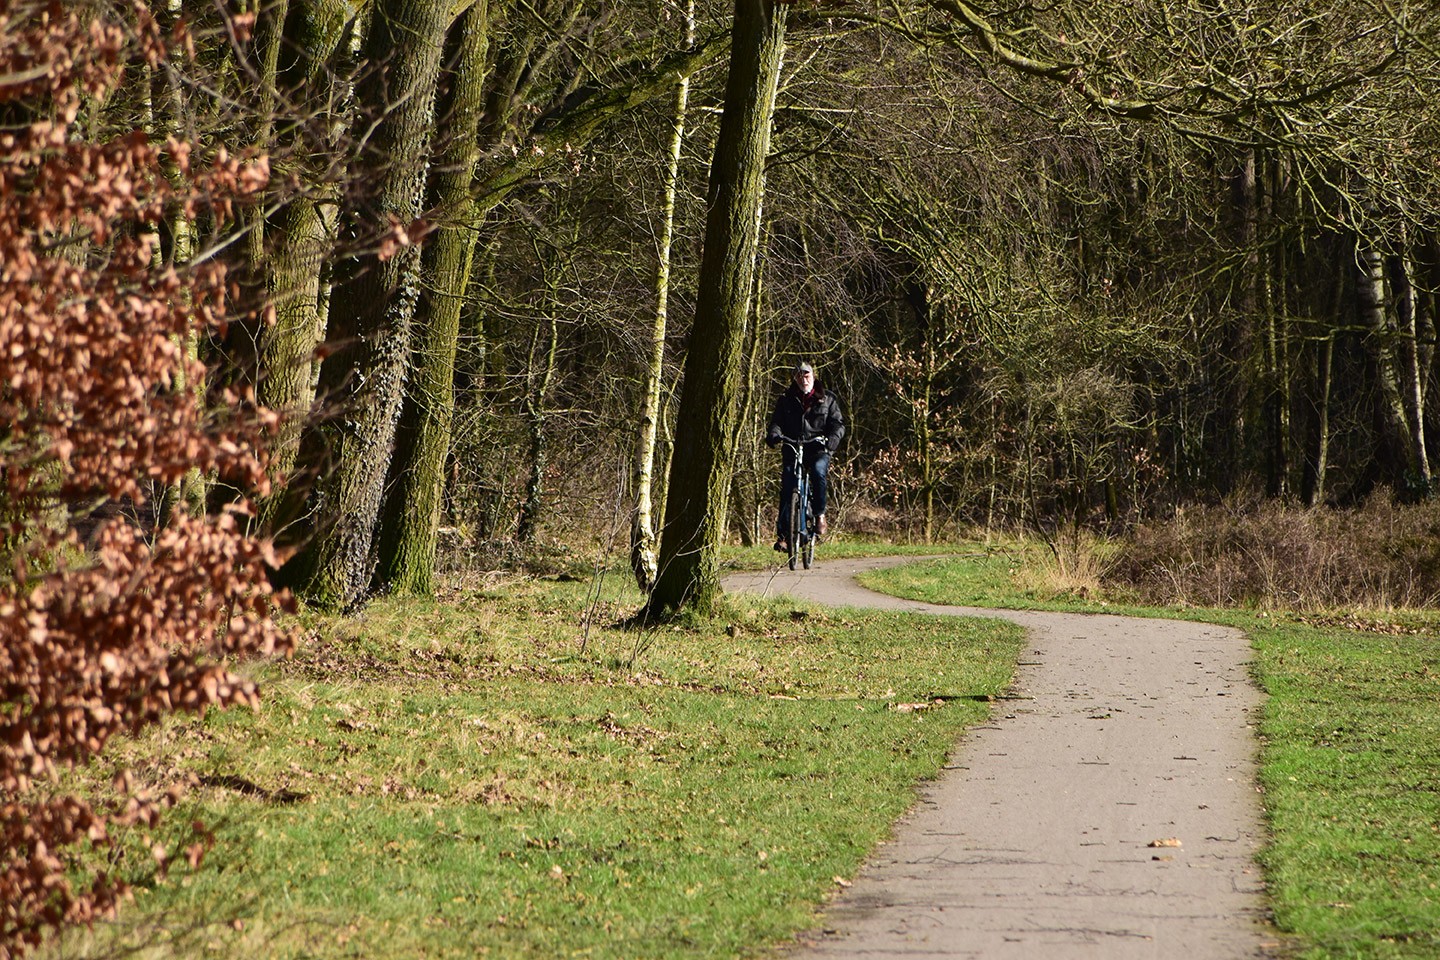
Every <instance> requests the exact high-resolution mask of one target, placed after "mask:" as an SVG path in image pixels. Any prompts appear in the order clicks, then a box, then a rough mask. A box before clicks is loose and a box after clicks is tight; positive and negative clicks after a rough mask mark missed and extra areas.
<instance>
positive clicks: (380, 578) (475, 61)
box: [374, 0, 490, 596]
mask: <svg viewBox="0 0 1440 960" xmlns="http://www.w3.org/2000/svg"><path fill="white" fill-rule="evenodd" d="M450 32H451V42H452V46H454V47H457V48H458V50H457V59H456V61H455V66H454V69H453V72H452V77H451V82H450V85H449V87H448V94H447V97H446V101H445V102H444V103H443V104H442V107H441V109H440V110H439V111H438V115H439V116H440V117H442V118H446V123H445V129H446V136H447V139H446V141H445V142H444V144H443V145H442V146H441V149H440V151H439V153H438V155H437V159H436V164H435V171H434V174H433V175H432V177H431V184H430V193H431V206H432V208H433V209H434V210H435V211H437V216H438V217H439V218H440V226H439V229H438V230H437V231H436V233H435V235H434V236H433V237H432V238H431V239H430V241H429V242H428V244H427V246H426V248H425V252H424V254H423V257H422V271H423V274H424V277H425V282H424V284H423V291H422V293H421V296H420V304H419V306H418V308H417V310H416V342H415V356H414V362H413V365H414V373H413V374H412V377H411V380H410V383H409V384H408V386H407V388H406V391H405V403H404V408H403V409H402V411H401V414H400V425H399V428H398V431H397V434H396V441H395V455H394V457H393V459H392V460H391V464H390V478H389V480H388V482H387V484H386V498H387V499H386V505H385V508H384V510H383V511H382V513H381V517H380V530H379V534H378V540H377V543H378V555H379V556H378V562H377V564H376V572H375V581H376V582H375V584H374V585H375V587H376V588H377V589H379V588H389V589H391V590H394V591H396V592H399V593H406V594H412V595H420V596H428V595H430V594H432V593H433V592H434V590H435V554H436V550H437V546H438V536H439V529H440V515H441V508H442V503H443V496H442V495H443V492H444V483H445V461H446V457H447V456H449V453H450V440H451V423H452V420H453V417H454V413H455V354H456V349H457V347H458V344H459V338H460V315H461V311H462V309H463V307H464V303H465V291H466V288H467V286H468V284H469V282H470V272H471V267H472V265H473V262H474V258H475V244H476V241H477V239H478V235H479V228H480V220H481V217H480V215H479V213H478V205H477V204H476V203H475V200H474V197H473V196H472V195H471V192H470V185H471V183H472V182H473V180H474V176H475V165H476V164H477V163H478V162H479V160H480V147H479V141H478V136H479V128H480V116H481V113H482V111H483V109H484V96H485V81H486V76H487V74H486V65H487V61H488V54H489V47H490V44H489V37H490V24H489V3H488V0H477V2H476V3H475V4H474V5H473V6H472V7H471V8H470V9H469V11H467V12H466V13H465V15H464V16H462V17H460V18H459V19H457V20H456V21H455V24H454V26H453V27H452V28H451V31H450Z"/></svg>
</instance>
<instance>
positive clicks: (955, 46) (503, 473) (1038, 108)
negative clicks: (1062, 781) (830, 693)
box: [36, 0, 1440, 607]
mask: <svg viewBox="0 0 1440 960" xmlns="http://www.w3.org/2000/svg"><path fill="white" fill-rule="evenodd" d="M36 6H37V8H38V7H39V6H40V5H36ZM151 15H153V17H154V18H155V19H156V21H157V22H158V24H159V26H160V28H161V29H169V28H170V27H171V26H173V25H175V24H179V23H183V24H185V25H186V26H187V27H188V29H189V31H190V36H191V37H192V38H193V39H192V41H191V43H192V45H193V47H194V52H193V56H190V57H187V58H185V59H184V60H183V62H181V61H179V60H172V61H169V62H168V63H167V64H166V66H165V68H164V69H163V70H160V71H152V72H151V73H150V74H148V75H147V77H146V79H145V82H143V83H135V84H126V85H124V86H123V87H122V88H121V89H120V90H119V91H117V92H116V93H114V94H112V95H110V96H108V97H107V98H106V100H105V102H104V103H103V104H98V103H97V104H96V105H95V106H94V108H93V109H92V110H91V111H90V119H89V120H88V121H87V122H88V123H89V124H90V127H91V129H92V130H93V131H95V132H97V133H99V132H102V131H105V130H108V131H112V132H119V131H124V130H130V129H140V130H143V131H145V132H146V134H147V136H149V137H150V138H151V139H152V140H159V139H161V138H164V137H168V136H171V135H174V134H176V133H181V134H184V135H185V136H187V137H188V138H189V140H190V142H192V143H193V144H194V145H195V147H194V149H195V150H196V151H198V152H200V153H204V154H207V155H218V153H219V152H220V151H222V150H225V151H229V152H230V153H232V154H235V155H254V156H262V155H263V156H265V157H267V158H268V161H269V164H270V169H271V171H272V176H271V179H270V181H269V185H268V187H267V188H266V195H265V197H264V200H263V203H261V204H258V205H256V206H255V207H254V208H253V209H251V210H247V211H246V212H245V213H244V214H243V215H242V217H241V219H240V220H239V221H238V222H237V223H236V224H235V225H234V228H233V229H232V230H231V232H230V233H229V234H228V235H227V236H226V237H225V238H223V239H222V240H219V241H217V242H215V243H213V244H212V245H211V246H209V247H205V246H202V245H199V244H196V243H195V242H194V240H192V239H191V238H190V236H189V234H190V233H193V232H194V226H193V225H190V224H185V223H180V222H178V221H176V222H175V223H174V224H173V229H167V230H165V231H164V232H163V236H164V240H165V242H166V243H169V244H172V245H173V250H172V255H173V256H175V257H177V258H178V259H180V260H185V259H194V260H197V261H202V260H216V261H220V262H223V263H225V264H226V265H227V266H228V267H229V268H230V270H231V274H232V276H233V277H235V278H236V281H235V283H234V284H233V285H232V290H231V291H230V292H231V301H232V302H231V306H232V307H233V309H234V311H235V313H236V315H238V316H242V317H251V318H253V319H252V320H250V321H246V322H240V323H236V324H233V325H232V326H231V327H230V328H229V329H228V330H227V332H226V333H225V334H224V335H223V336H220V337H210V338H208V339H205V340H204V341H203V342H197V343H196V344H195V345H194V346H195V349H196V350H197V351H198V354H197V355H198V356H199V357H200V358H201V359H203V360H204V361H205V362H206V364H207V366H208V368H209V369H210V370H211V371H212V375H211V377H210V379H209V381H208V383H207V386H206V389H207V390H208V391H209V394H210V396H211V398H212V401H213V402H216V403H218V402H219V400H218V398H219V397H220V396H221V393H220V391H222V390H224V389H229V388H234V387H248V388H250V389H253V391H254V394H255V396H256V399H257V401H258V403H259V404H260V405H261V406H264V407H268V408H273V409H275V410H278V411H281V412H282V413H283V414H284V415H285V417H286V420H285V422H286V424H287V426H286V427H285V428H284V429H283V430H282V431H281V433H280V435H279V436H278V437H277V439H276V441H275V443H274V445H273V453H272V458H271V471H272V478H273V479H275V480H282V479H283V480H284V481H285V485H284V489H283V490H281V491H279V492H277V493H276V494H274V495H271V496H267V497H265V498H263V499H262V503H261V506H260V511H259V518H260V522H261V523H262V524H263V529H266V530H269V531H273V533H274V534H275V536H276V537H277V539H278V540H279V542H281V543H282V544H287V545H289V546H290V547H292V548H293V553H292V554H290V555H289V556H290V559H289V562H288V563H287V564H286V566H285V569H284V572H283V574H282V577H281V579H282V580H283V582H285V583H287V584H289V585H291V586H293V587H294V588H295V589H296V590H297V592H299V593H300V594H301V595H302V596H303V597H305V598H307V599H308V600H310V601H311V602H313V603H317V604H321V605H329V606H336V607H345V606H353V605H356V604H359V603H363V602H364V599H365V598H366V597H368V596H371V595H373V594H374V593H375V592H377V591H383V590H400V591H417V592H421V593H424V592H428V591H430V590H432V589H433V586H434V577H435V571H436V569H437V565H439V564H442V563H443V562H444V558H445V557H447V556H458V555H465V554H471V555H483V556H485V557H487V558H490V559H492V560H504V558H506V557H507V556H513V555H516V554H517V553H523V552H524V551H526V550H530V549H534V548H535V545H536V544H538V543H543V542H544V541H547V540H563V541H566V542H569V543H571V544H572V545H576V544H588V545H590V546H595V547H597V548H598V549H603V550H613V551H614V552H615V553H616V554H617V555H623V554H626V553H629V554H631V555H632V558H633V561H634V567H635V569H636V571H637V577H638V578H639V580H640V582H641V584H642V586H645V587H647V588H650V587H653V586H654V585H655V584H656V583H657V582H660V581H663V579H664V577H663V575H662V573H661V567H662V566H667V565H668V566H674V565H675V564H677V563H678V564H680V565H682V566H685V565H688V564H689V562H690V561H689V560H688V559H686V558H688V557H692V556H696V555H697V554H696V551H695V550H692V549H691V547H690V546H687V544H690V545H692V546H693V544H695V543H698V541H696V540H695V537H696V535H697V532H698V531H699V529H700V528H701V527H702V526H706V525H708V526H711V527H715V528H716V529H715V530H713V531H708V530H707V532H706V533H705V535H704V537H703V538H702V539H704V540H705V541H706V542H708V543H713V542H715V541H717V540H718V539H721V538H724V537H728V536H733V535H738V536H740V537H741V538H743V539H747V540H751V539H755V538H756V537H759V536H761V535H762V534H761V529H762V528H763V527H765V526H767V525H768V517H767V516H766V510H767V509H768V502H769V499H770V496H771V489H770V488H771V486H772V485H773V475H774V473H775V472H776V471H775V466H776V465H775V464H774V463H772V462H770V460H768V459H766V458H765V457H764V456H763V455H762V453H761V451H760V449H759V446H758V443H757V437H758V433H757V430H758V426H759V424H760V422H761V420H763V418H764V416H765V413H766V411H767V407H768V403H769V399H770V396H771V394H772V392H773V391H774V390H775V389H776V388H777V387H778V386H779V385H780V384H781V383H783V379H784V374H783V371H784V370H785V369H786V368H788V367H789V366H790V365H791V363H792V362H793V361H794V360H795V359H796V358H798V357H801V356H806V357H810V358H812V359H815V360H816V361H817V362H818V363H820V365H821V375H822V378H823V379H824V380H826V381H828V382H829V383H830V384H831V385H832V387H834V388H836V389H837V390H838V391H839V392H840V394H841V396H842V397H843V398H844V400H845V402H846V406H847V407H848V408H849V411H850V414H851V418H852V420H853V421H854V423H855V430H854V432H853V434H852V438H851V440H850V442H849V444H848V447H847V449H846V451H845V455H844V463H843V465H842V466H841V468H840V469H839V470H838V471H837V478H836V479H837V488H838V490H837V492H838V494H839V497H838V500H839V505H840V509H841V510H842V512H846V513H848V515H849V517H850V518H851V521H852V526H853V527H858V528H865V529H868V528H871V527H873V528H874V529H876V530H890V531H901V532H903V533H904V534H905V535H907V536H912V537H920V538H929V537H933V536H935V535H936V534H937V532H938V531H939V530H940V529H941V528H943V527H944V526H946V525H947V524H953V523H957V522H964V523H975V522H979V523H991V524H995V523H1005V524H1014V523H1022V524H1028V525H1039V526H1045V525H1053V524H1055V523H1058V522H1062V521H1063V522H1071V523H1087V524H1088V523H1104V524H1107V525H1109V526H1110V527H1112V528H1114V529H1123V528H1124V526H1125V525H1126V524H1127V523H1129V522H1132V521H1134V520H1136V519H1138V518H1141V517H1144V516H1147V515H1153V514H1155V513H1157V512H1164V511H1167V510H1169V509H1171V508H1173V506H1174V505H1175V504H1178V503H1183V502H1186V501H1188V500H1193V499H1212V498H1216V497H1221V496H1224V495H1226V494H1227V493H1228V492H1232V491H1236V490H1241V489H1257V490H1260V491H1262V492H1263V493H1264V494H1266V495H1268V496H1271V497H1276V498H1284V499H1289V500H1294V501H1297V502H1301V503H1306V504H1322V503H1343V502H1353V501H1358V500H1361V499H1364V498H1365V497H1367V496H1369V495H1370V494H1371V493H1372V492H1373V491H1376V490H1384V491H1388V492H1391V493H1394V494H1395V495H1397V496H1400V497H1402V498H1410V499H1415V498H1422V497H1425V496H1428V495H1429V494H1430V492H1431V489H1432V486H1433V482H1434V481H1433V471H1432V467H1431V461H1432V459H1433V457H1434V456H1435V454H1436V449H1435V446H1436V441H1435V439H1434V437H1435V434H1436V424H1435V419H1436V416H1437V413H1436V405H1435V403H1434V402H1433V401H1432V400H1431V399H1430V394H1431V389H1430V388H1431V386H1432V384H1433V383H1434V381H1435V377H1436V373H1435V367H1434V363H1433V355H1434V342H1435V324H1436V319H1435V318H1436V309H1437V308H1436V290H1437V286H1440V240H1437V233H1436V231H1437V223H1440V221H1437V215H1436V214H1437V198H1440V191H1437V187H1436V183H1435V179H1436V170H1437V166H1436V163H1435V150H1436V146H1435V145H1436V144H1437V143H1440V138H1437V137H1436V136H1435V133H1436V130H1435V126H1436V110H1437V108H1436V106H1435V104H1436V103H1437V102H1440V101H1437V98H1436V97H1435V96H1434V94H1435V92H1436V83H1437V76H1436V67H1435V63H1436V57H1435V56H1434V51H1435V48H1436V43H1437V36H1436V18H1437V14H1436V13H1435V11H1434V10H1433V9H1431V7H1430V5H1427V4H1423V3H1405V2H1402V3H1380V2H1378V0H1375V2H1372V0H1347V2H1344V3H1339V4H1333V5H1329V6H1327V8H1326V9H1325V10H1324V11H1323V12H1320V11H1317V10H1315V9H1313V5H1310V4H1306V3H1302V2H1298V0H1296V2H1284V3H1280V4H1274V3H1264V4H1262V3H1259V2H1246V0H1221V2H1217V3H1211V4H1203V5H1195V4H1179V3H1175V2H1173V0H1151V2H1146V3H1139V4H1134V3H1131V4H1118V3H1116V4H1101V5H1098V6H1097V5H1095V4H1069V3H1062V4H1056V5H1052V6H1050V7H1048V8H1046V10H1044V11H1035V10H1030V9H1029V8H1025V7H1020V8H1014V9H1011V8H1008V7H1003V8H1002V7H998V6H995V7H992V6H991V5H987V4H974V3H964V2H961V0H907V2H899V0H890V2H880V0H866V2H855V3H832V2H827V3H815V2H797V3H790V4H776V3H773V2H767V0H744V2H739V3H736V4H733V5H732V4H728V3H719V2H718V0H695V2H690V0H664V2H662V0H650V2H646V3H626V2H617V3H604V4H595V3H581V2H578V0H546V2H542V3H527V4H519V3H514V2H511V0H452V2H446V3H432V2H421V0H367V2H361V0H265V2H260V0H247V2H219V0H167V2H165V3H163V4H157V5H156V8H155V9H154V10H153V11H151ZM747 25H748V26H747ZM750 26H753V27H754V28H755V30H758V31H759V32H758V33H752V34H746V33H744V31H745V30H746V29H748V27H750ZM762 34H763V35H764V37H765V38H766V39H764V40H763V43H765V44H769V46H768V47H766V48H765V49H766V51H768V52H764V53H763V54H762V53H761V52H760V51H761V48H760V47H759V46H755V44H756V43H760V42H762V41H761V40H754V39H751V38H752V37H761V35H762ZM732 39H734V40H735V41H737V42H736V43H732ZM740 41H743V43H740ZM745 44H749V45H750V46H748V47H747V46H745ZM756 56H763V57H766V58H769V59H768V60H765V61H764V63H763V64H760V66H761V69H762V73H764V72H766V71H768V75H767V76H761V77H760V80H759V82H760V84H761V85H760V86H759V87H754V86H753V85H752V87H750V88H748V89H747V88H744V87H743V86H739V85H737V83H736V80H737V76H738V75H739V72H740V71H741V70H742V69H743V68H745V65H746V64H747V63H750V64H759V61H756V60H754V57H756ZM757 76H759V75H757ZM727 84H728V86H727ZM767 84H773V87H774V93H773V103H772V102H770V101H769V100H768V99H766V98H767V97H769V96H770V95H769V94H767V93H765V88H766V85H767ZM744 110H749V111H750V113H751V117H750V121H749V122H750V127H749V128H748V132H745V133H737V134H735V136H738V137H745V138H750V139H749V140H746V141H745V142H744V143H741V144H740V145H739V146H740V149H739V152H738V153H736V152H734V151H733V150H732V152H730V153H726V151H727V150H730V149H731V147H730V146H727V143H726V140H725V137H724V136H722V130H723V129H724V125H723V123H722V117H723V116H730V115H734V117H735V121H734V122H736V123H739V122H740V121H741V117H740V114H741V113H742V112H743V111H744ZM757 111H758V112H757ZM738 129H739V128H738V127H737V130H738ZM757 137H758V138H763V139H761V140H755V139H754V138H757ZM756 143H760V144H761V146H762V147H763V152H762V154H761V159H756V158H755V157H753V156H749V155H748V154H746V153H745V151H746V150H751V152H752V153H753V149H752V148H753V147H754V145H755V144H756ZM732 146H733V145H732ZM727 158H728V159H727ZM725 164H728V165H729V166H725ZM757 164H758V167H759V169H755V168H756V167H757ZM747 178H753V179H747ZM742 181H743V182H748V183H751V186H750V187H747V188H746V189H747V190H749V194H748V195H747V198H746V199H744V201H743V202H742V203H741V204H740V205H739V206H737V207H736V208H735V209H734V210H733V211H732V214H731V220H732V221H733V223H732V224H731V226H732V227H740V226H744V224H746V223H748V222H749V221H751V220H753V224H754V235H753V238H751V239H747V238H746V237H745V236H742V235H741V234H716V233H715V231H716V230H717V229H718V228H719V227H722V226H724V224H723V223H716V222H715V218H713V217H712V222H711V223H710V225H709V226H708V227H707V226H706V217H707V212H708V213H709V214H712V215H713V213H714V211H715V206H716V203H717V202H723V201H724V198H725V197H726V196H727V194H726V191H727V190H729V189H730V186H731V185H732V184H739V183H741V182H742ZM747 229H748V228H747ZM717 311H720V312H719V313H717ZM722 313H723V314H724V315H723V316H721V314H722ZM697 348H699V350H700V352H699V353H696V349H697ZM712 350H718V351H719V352H707V351H712ZM692 358H695V359H692ZM717 363H718V364H719V365H718V366H717ZM698 371H703V374H702V373H700V372H698ZM717 391H718V392H717ZM686 396H693V397H694V398H695V399H694V400H693V401H691V402H692V404H693V405H694V406H695V407H696V408H697V409H703V410H707V411H709V410H713V412H714V413H715V414H716V417H717V419H714V420H706V419H705V418H703V417H701V418H700V419H695V415H694V414H687V413H686V412H685V410H686V403H685V401H684V400H683V399H682V398H684V397H686ZM676 444H678V445H679V447H678V449H679V451H680V452H681V455H680V456H676V455H675V451H676V450H677V447H676ZM672 473H673V474H674V475H673V476H672ZM702 487H708V488H710V489H709V491H708V492H707V493H704V494H703V495H699V494H698V491H699V490H700V488H702ZM677 491H682V492H683V493H684V498H683V501H675V500H671V499H670V498H671V497H672V496H673V494H674V493H676V492H677ZM167 495H170V496H174V497H180V498H183V499H185V502H186V503H187V504H188V505H189V509H191V510H200V509H211V510H213V509H215V508H216V506H217V504H223V503H224V502H225V500H226V498H227V497H229V496H231V495H232V492H231V491H228V490H226V489H223V488H221V487H220V486H219V485H218V484H215V483H213V482H211V481H210V480H209V479H208V478H206V477H204V476H201V475H198V474H197V475H194V476H192V477H191V479H190V481H189V483H188V484H186V485H180V486H177V487H176V488H175V489H174V490H172V491H170V493H169V494H167ZM682 502H683V503H684V504H689V505H691V506H692V507H693V509H692V510H691V513H690V514H689V515H688V516H680V515H675V516H670V515H668V514H667V513H666V512H665V511H666V509H667V503H668V507H669V509H671V510H675V509H679V506H680V504H681V503H682ZM841 519H842V521H843V520H844V517H842V518H841ZM662 533H668V534H670V535H672V536H673V538H674V541H673V547H674V548H673V549H671V550H665V549H663V548H662V547H661V546H660V539H661V535H662ZM597 536H598V538H599V541H598V542H597V541H596V539H595V537H597ZM701 553H702V554H703V553H704V551H701ZM708 576H709V574H708V573H704V572H699V571H695V570H691V571H689V572H687V573H686V574H685V575H684V576H683V578H682V581H683V582H682V586H681V589H680V591H679V592H678V593H675V594H674V596H673V597H672V599H677V600H678V599H679V598H680V597H681V596H682V595H685V594H686V591H688V590H690V589H692V588H693V587H694V586H695V583H696V582H697V577H698V578H699V579H700V580H705V579H706V578H707V577H708ZM702 592H703V591H702Z"/></svg>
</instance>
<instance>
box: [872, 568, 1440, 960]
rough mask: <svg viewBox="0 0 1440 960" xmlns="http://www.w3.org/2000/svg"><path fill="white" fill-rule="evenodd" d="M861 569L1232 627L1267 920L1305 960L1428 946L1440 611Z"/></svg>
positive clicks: (1438, 844) (939, 591)
mask: <svg viewBox="0 0 1440 960" xmlns="http://www.w3.org/2000/svg"><path fill="white" fill-rule="evenodd" d="M1026 549H1027V548H1025V547H1023V546H1019V547H1016V548H1015V550H1014V551H1012V552H1009V553H1003V554H996V555H993V556H989V557H986V556H983V555H982V556H970V557H964V558H961V559H958V560H954V561H950V560H946V561H927V562H924V563H919V564H914V565H907V566H905V567H900V568H894V569H891V570H886V571H877V572H875V573H872V574H868V575H867V576H866V577H865V578H864V580H865V582H866V583H867V584H868V585H870V586H872V587H873V588H875V589H880V590H884V591H886V592H890V593H894V594H897V595H900V596H906V597H910V598H912V599H918V600H923V601H926V602H930V603H953V604H966V605H975V604H980V605H987V604H988V605H991V606H1004V607H1011V608H1022V607H1023V608H1032V609H1040V608H1049V609H1070V610H1088V611H1095V610H1100V609H1104V610H1106V611H1107V612H1112V613H1133V614H1139V615H1145V616H1167V617H1186V618H1190V619H1197V620H1207V621H1214V622H1223V623H1228V624H1230V625H1233V626H1237V627H1239V628H1240V629H1242V630H1244V631H1245V632H1246V633H1247V634H1248V635H1249V636H1250V638H1251V642H1252V644H1253V646H1254V650H1255V659H1254V665H1253V671H1254V674H1255V676H1256V678H1257V681H1258V682H1259V684H1260V685H1261V687H1262V689H1263V690H1264V691H1265V693H1266V705H1265V709H1264V716H1263V719H1262V724H1261V736H1262V745H1261V774H1260V778H1261V786H1262V788H1263V790H1264V804H1265V809H1266V815H1267V819H1268V823H1269V827H1270V831H1271V842H1270V844H1269V846H1268V848H1267V849H1266V850H1265V852H1264V854H1263V857H1262V866H1263V867H1264V869H1265V874H1266V880H1267V884H1268V888H1269V893H1270V897H1271V902H1272V908H1273V910H1274V917H1275V923H1276V925H1277V926H1278V927H1279V929H1281V930H1282V931H1285V932H1287V933H1291V934H1294V935H1295V937H1296V944H1295V954H1296V955H1297V956H1299V957H1303V958H1306V960H1321V958H1326V960H1329V958H1357V960H1359V958H1364V960H1381V958H1384V960H1398V958H1415V960H1421V958H1426V960H1432V958H1434V957H1437V956H1440V617H1437V616H1436V615H1435V614H1434V612H1433V611H1428V612H1412V613H1393V612H1392V613H1386V614H1372V615H1368V616H1367V615H1347V616H1333V617H1315V616H1300V615H1298V614H1286V613H1275V612H1271V613H1258V612H1254V611H1235V610H1224V611H1222V610H1194V609H1192V610H1157V609H1154V608H1140V607H1134V606H1127V605H1126V604H1125V603H1123V602H1116V603H1113V604H1107V603H1106V602H1105V601H1103V600H1102V599H1099V598H1096V597H1094V596H1091V597H1089V598H1087V599H1084V600H1079V599H1072V600H1066V599H1064V598H1063V597H1061V596H1058V595H1054V594H1052V593H1051V592H1049V591H1046V590H1044V589H1037V588H1035V587H1027V586H1025V584H1026V583H1033V582H1039V581H1040V580H1041V579H1042V578H1037V577H1035V576H1033V574H1032V575H1029V576H1027V575H1025V571H1024V569H1023V567H1024V564H1023V563H1020V562H1017V557H1021V556H1023V555H1024V553H1025V551H1026Z"/></svg>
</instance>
